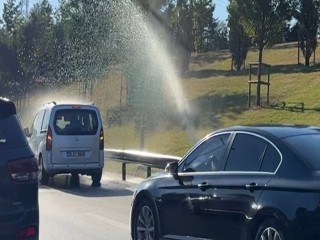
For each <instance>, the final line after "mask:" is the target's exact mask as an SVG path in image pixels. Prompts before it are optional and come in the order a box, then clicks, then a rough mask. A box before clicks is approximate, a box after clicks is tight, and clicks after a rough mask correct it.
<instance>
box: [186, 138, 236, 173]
mask: <svg viewBox="0 0 320 240" xmlns="http://www.w3.org/2000/svg"><path fill="white" fill-rule="evenodd" d="M229 136H230V134H221V135H216V136H213V137H212V138H210V139H207V140H205V141H204V142H203V143H202V144H201V145H200V146H198V147H197V148H196V149H195V150H194V151H193V152H192V153H191V154H190V155H189V156H188V157H187V158H186V159H185V161H184V166H183V169H182V172H210V171H217V170H218V168H219V166H220V164H221V161H222V157H223V154H224V152H225V150H226V147H227V142H228V138H229Z"/></svg>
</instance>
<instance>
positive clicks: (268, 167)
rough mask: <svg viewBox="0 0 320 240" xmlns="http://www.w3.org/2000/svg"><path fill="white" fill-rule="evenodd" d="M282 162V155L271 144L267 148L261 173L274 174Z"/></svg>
mask: <svg viewBox="0 0 320 240" xmlns="http://www.w3.org/2000/svg"><path fill="white" fill-rule="evenodd" d="M280 161H281V157H280V154H279V153H278V151H277V150H276V149H275V148H274V147H273V146H272V145H271V144H269V145H268V147H267V151H266V153H265V155H264V158H263V162H262V165H261V169H260V171H261V172H274V171H276V169H277V167H278V166H279V164H280Z"/></svg>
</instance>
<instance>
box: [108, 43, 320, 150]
mask: <svg viewBox="0 0 320 240" xmlns="http://www.w3.org/2000/svg"><path fill="white" fill-rule="evenodd" d="M316 54H317V55H316V57H317V56H320V55H319V49H318V51H317V53H316ZM263 55H264V56H263V59H264V63H267V64H270V65H271V66H272V67H271V76H270V83H271V85H270V104H269V105H266V98H265V97H266V86H262V94H261V95H262V97H263V99H262V107H261V108H256V107H252V108H248V80H249V71H248V69H244V70H241V71H240V72H236V71H230V65H231V60H230V53H229V52H228V51H217V52H212V53H206V54H195V55H193V56H192V59H191V63H190V68H189V72H188V74H187V77H185V79H183V80H182V84H183V89H184V90H185V93H186V96H187V99H188V102H189V104H190V106H191V109H192V110H193V116H194V123H195V124H194V125H195V126H194V131H193V132H192V134H193V136H190V134H189V135H188V132H187V131H185V129H183V128H179V127H177V128H175V127H173V128H169V129H158V130H154V131H150V132H147V134H146V139H145V149H146V150H148V151H154V152H161V153H165V154H174V155H183V154H184V153H185V152H186V151H187V150H188V149H189V147H190V146H192V145H193V142H194V141H195V140H198V139H200V138H202V137H203V136H205V135H206V134H207V133H209V132H211V131H213V130H215V129H217V128H221V127H226V126H232V125H242V124H245V125H246V124H268V123H270V124H277V123H283V124H310V125H320V112H319V110H320V101H319V98H320V82H319V81H320V79H319V70H320V65H319V64H317V61H318V62H319V60H318V59H316V64H315V65H311V67H310V68H305V67H304V66H303V65H299V66H298V65H297V48H296V44H282V45H277V46H274V47H272V48H270V49H265V50H264V53H263ZM257 58H258V52H257V51H256V50H254V49H252V50H250V52H249V53H248V57H247V61H246V63H250V62H255V60H256V59H257ZM303 62H304V59H303V57H302V54H300V63H303ZM311 62H312V63H313V58H312V61H311ZM246 68H248V64H247V65H246ZM253 94H255V87H253ZM253 97H254V96H253ZM252 102H253V103H255V98H253V99H252ZM302 104H303V107H304V108H302ZM106 134H107V136H108V137H107V140H106V141H107V145H108V146H109V147H114V148H138V147H139V133H138V132H137V131H135V130H134V129H132V128H131V127H128V126H127V127H112V128H110V129H108V130H107V131H106Z"/></svg>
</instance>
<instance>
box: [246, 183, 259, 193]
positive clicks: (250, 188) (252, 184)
mask: <svg viewBox="0 0 320 240" xmlns="http://www.w3.org/2000/svg"><path fill="white" fill-rule="evenodd" d="M257 188H258V184H257V183H250V184H247V185H246V189H248V190H250V191H253V190H255V189H257Z"/></svg>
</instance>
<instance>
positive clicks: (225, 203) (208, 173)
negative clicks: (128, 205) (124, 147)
mask: <svg viewBox="0 0 320 240" xmlns="http://www.w3.org/2000/svg"><path fill="white" fill-rule="evenodd" d="M131 235H132V239H134V240H150V239H217V240H227V239H228V240H242V239H246V240H264V239H267V240H289V239H290V240H294V239H299V240H302V239H303V240H311V239H312V240H315V239H320V128H317V127H310V126H254V127H251V126H250V127H249V126H248V127H246V126H242V127H232V128H228V129H223V130H219V131H216V132H214V133H212V134H210V135H208V136H206V137H205V138H204V139H202V140H201V141H200V142H199V143H198V144H196V145H195V147H194V148H192V149H191V150H190V151H189V152H188V153H187V154H186V155H185V156H184V157H183V158H182V159H181V160H180V161H179V162H173V163H170V164H168V166H167V168H166V173H165V174H161V175H160V174H159V175H157V176H153V177H151V178H149V179H147V180H146V181H144V182H142V183H141V184H140V185H138V187H137V189H136V191H135V194H134V201H133V204H132V209H131Z"/></svg>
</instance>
